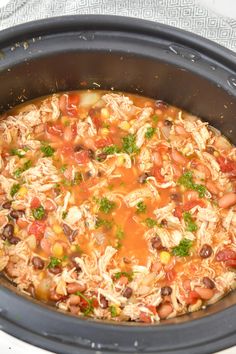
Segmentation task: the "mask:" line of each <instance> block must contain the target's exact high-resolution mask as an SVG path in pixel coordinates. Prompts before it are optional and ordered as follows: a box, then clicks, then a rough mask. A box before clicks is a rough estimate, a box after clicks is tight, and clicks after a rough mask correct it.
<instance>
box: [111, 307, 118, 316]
mask: <svg viewBox="0 0 236 354" xmlns="http://www.w3.org/2000/svg"><path fill="white" fill-rule="evenodd" d="M109 311H110V313H111V317H116V316H117V315H118V311H117V308H116V306H114V305H111V306H109Z"/></svg>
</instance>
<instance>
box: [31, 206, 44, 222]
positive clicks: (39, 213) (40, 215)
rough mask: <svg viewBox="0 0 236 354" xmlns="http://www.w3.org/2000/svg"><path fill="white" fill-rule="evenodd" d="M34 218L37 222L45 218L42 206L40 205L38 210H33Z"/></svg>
mask: <svg viewBox="0 0 236 354" xmlns="http://www.w3.org/2000/svg"><path fill="white" fill-rule="evenodd" d="M32 213H33V217H34V218H35V219H36V220H41V219H43V217H44V216H45V209H44V207H43V206H42V205H40V206H39V207H38V208H35V209H33V210H32Z"/></svg>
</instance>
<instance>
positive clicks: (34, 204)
mask: <svg viewBox="0 0 236 354" xmlns="http://www.w3.org/2000/svg"><path fill="white" fill-rule="evenodd" d="M40 205H41V202H40V200H39V198H37V197H34V198H33V199H32V200H31V202H30V206H31V208H32V209H35V208H38V207H40Z"/></svg>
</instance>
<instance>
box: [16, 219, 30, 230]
mask: <svg viewBox="0 0 236 354" xmlns="http://www.w3.org/2000/svg"><path fill="white" fill-rule="evenodd" d="M16 223H17V226H19V228H20V229H24V228H25V227H27V226H28V225H29V223H28V221H26V220H24V219H21V218H19V219H17V221H16Z"/></svg>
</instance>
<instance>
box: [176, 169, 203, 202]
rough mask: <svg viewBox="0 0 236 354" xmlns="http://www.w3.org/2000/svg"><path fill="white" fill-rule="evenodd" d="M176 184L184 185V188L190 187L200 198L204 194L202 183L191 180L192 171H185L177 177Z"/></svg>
mask: <svg viewBox="0 0 236 354" xmlns="http://www.w3.org/2000/svg"><path fill="white" fill-rule="evenodd" d="M178 184H180V185H182V186H184V187H185V188H186V189H192V190H194V191H197V192H198V194H199V197H200V198H203V197H204V196H205V194H206V191H207V189H206V187H205V186H203V185H202V184H196V183H194V181H193V173H192V171H187V172H185V173H184V174H183V175H182V176H181V177H180V178H179V179H178Z"/></svg>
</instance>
